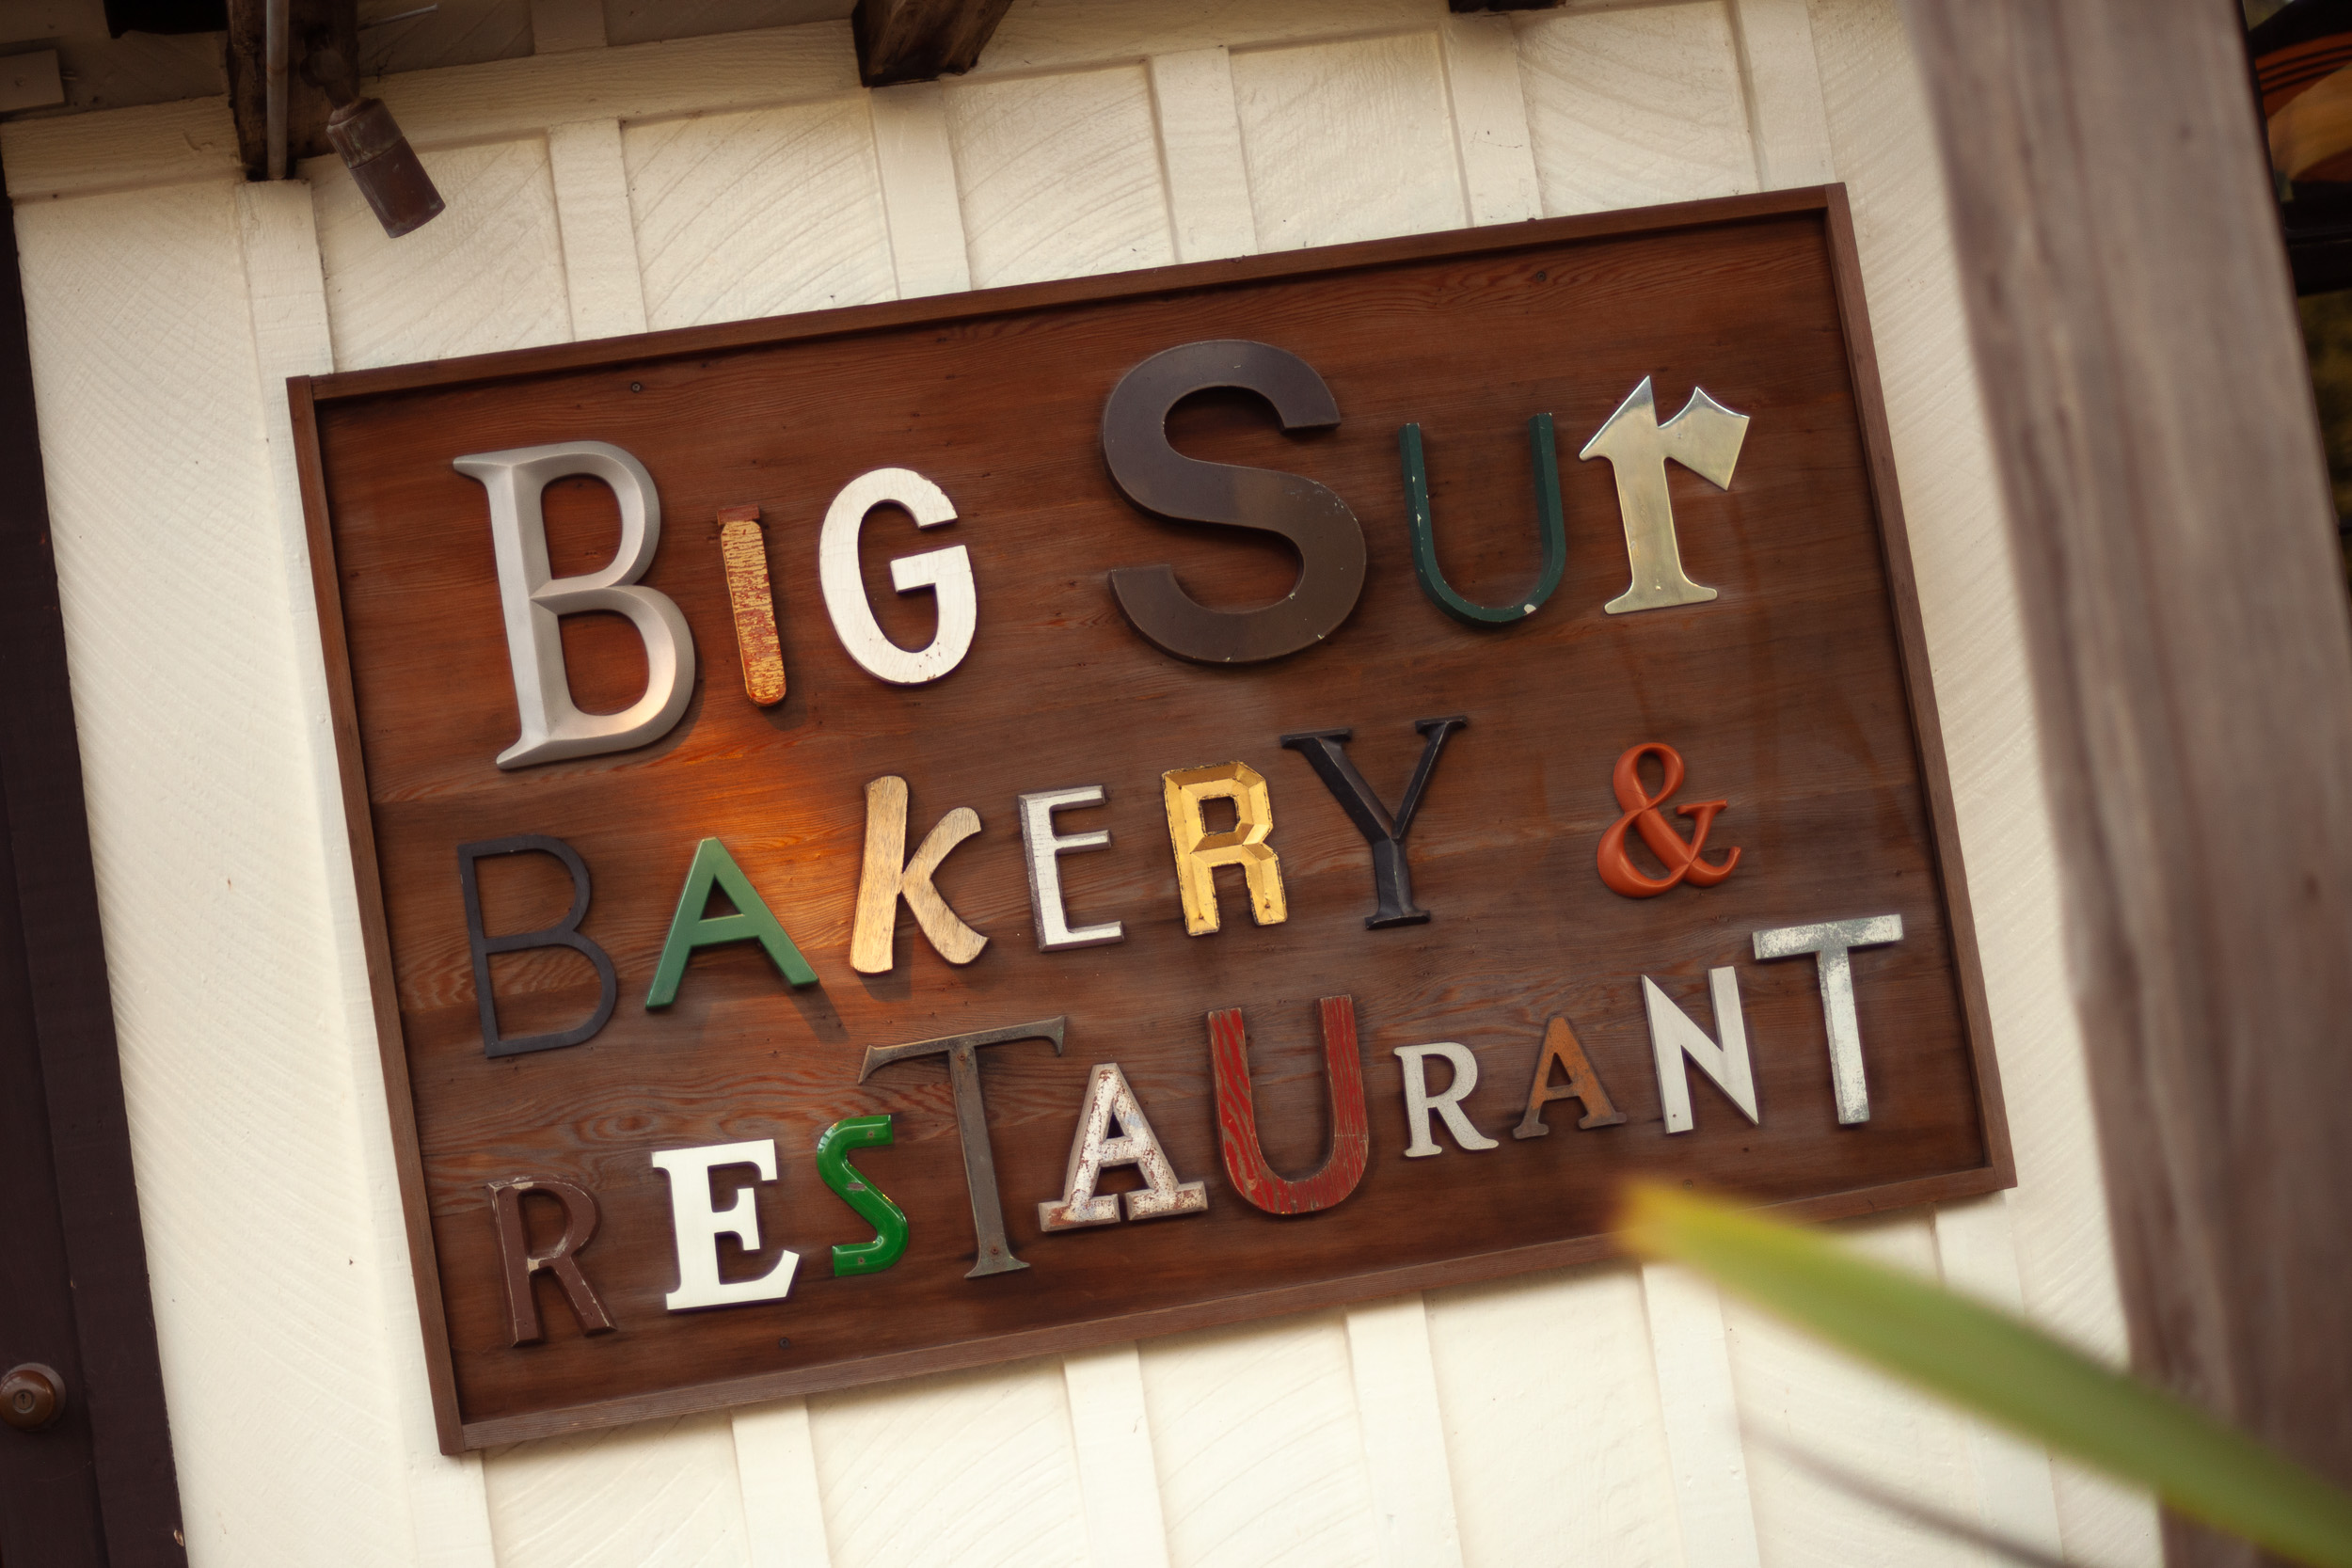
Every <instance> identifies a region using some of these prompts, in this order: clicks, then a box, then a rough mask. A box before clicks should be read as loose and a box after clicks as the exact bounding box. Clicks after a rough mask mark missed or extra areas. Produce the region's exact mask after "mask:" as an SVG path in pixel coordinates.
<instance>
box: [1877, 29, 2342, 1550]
mask: <svg viewBox="0 0 2352 1568" xmlns="http://www.w3.org/2000/svg"><path fill="white" fill-rule="evenodd" d="M1906 8H1907V13H1908V16H1909V19H1910V22H1911V26H1912V31H1913V35H1914V38H1915V41H1916V46H1917V49H1918V52H1919V55H1920V59H1921V63H1922V66H1923V68H1924V71H1925V74H1926V78H1927V86H1928V91H1929V96H1930V99H1931V103H1932V106H1933V109H1934V113H1935V117H1936V121H1937V125H1938V127H1939V130H1940V133H1941V139H1942V142H1943V150H1944V162H1945V166H1946V169H1947V178H1948V181H1949V183H1950V191H1951V203H1952V213H1953V219H1954V225H1955V228H1956V230H1957V238H1958V246H1959V253H1960V264H1961V271H1962V276H1963V287H1964V288H1965V291H1966V294H1967V301H1968V309H1969V315H1970V319H1971V325H1972V327H1973V330H1974V334H1975V340H1976V350H1977V361H1978V365H1979V370H1980V372H1981V373H1982V375H1983V378H1984V384H1985V389H1986V400H1985V401H1986V406H1987V407H1988V409H1989V410H1990V413H1991V420H1992V426H1993V439H1994V448H1995V450H1996V451H1997V452H1998V453H1999V457H2000V463H2001V469H2002V478H2003V490H2004V494H2005V496H2006V498H2007V500H2008V505H2009V516H2010V537H2011V539H2012V541H2013V545H2014V548H2015V550H2016V555H2017V570H2018V577H2019V582H2020V587H2021V590H2022V593H2023V596H2024V602H2025V612H2026V629H2027V636H2028V640H2029V647H2030V653H2031V657H2032V662H2033V669H2034V680H2035V691H2036V697H2037V700H2038V703H2039V708H2040V719H2041V729H2042V735H2041V741H2042V766H2043V768H2044V773H2045V777H2046V781H2047V787H2048V791H2049V800H2050V804H2051V809H2052V812H2053V814H2054V816H2055V818H2056V829H2057V836H2058V851H2059V857H2060V861H2061V868H2062V876H2063V879H2064V889H2065V899H2066V922H2067V932H2068V940H2069V946H2070V951H2069V958H2070V960H2071V964H2072V968H2073V973H2074V989H2075V993H2076V996H2077V998H2078V1002H2079V1006H2080V1007H2081V1009H2082V1021H2083V1029H2084V1034H2085V1037H2086V1039H2087V1041H2088V1043H2089V1049H2090V1071H2091V1079H2092V1086H2093V1094H2094V1099H2095V1103H2096V1106H2097V1110H2098V1117H2099V1128H2100V1140H2101V1151H2102V1154H2103V1157H2104V1159H2105V1162H2106V1177H2107V1184H2108V1203H2109V1207H2110V1210H2111V1212H2112V1216H2113V1220H2114V1225H2115V1233H2116V1246H2117V1252H2118V1260H2119V1263H2120V1265H2121V1268H2122V1284H2123V1294H2124V1301H2125V1307H2126V1312H2127V1315H2128V1318H2129V1322H2130V1326H2131V1333H2132V1346H2133V1354H2134V1358H2135V1360H2136V1361H2137V1364H2138V1365H2139V1367H2140V1368H2141V1369H2142V1370H2145V1371H2146V1372H2149V1373H2151V1374H2153V1375H2154V1376H2156V1377H2158V1378H2160V1379H2162V1380H2163V1381H2164V1382H2166V1383H2168V1384H2169V1385H2170V1386H2172V1387H2174V1388H2176V1389H2178V1390H2179V1391H2181V1392H2182V1393H2184V1394H2185V1395H2187V1396H2188V1397H2190V1398H2192V1399H2194V1400H2196V1401H2197V1402H2200V1403H2201V1404H2203V1405H2205V1406H2206V1407H2207V1408H2209V1409H2211V1410H2214V1411H2215V1412H2217V1413H2218V1414H2220V1415H2222V1416H2224V1417H2226V1418H2230V1419H2232V1420H2234V1421H2236V1422H2238V1423H2240V1424H2241V1425H2243V1426H2245V1427H2247V1428H2249V1430H2251V1431H2252V1432H2254V1433H2257V1434H2259V1435H2260V1436H2262V1437H2264V1438H2265V1439H2266V1440H2268V1441H2270V1442H2272V1443H2275V1444H2277V1445H2279V1446H2280V1447H2281V1448H2283V1449H2286V1450H2287V1451H2289V1452H2291V1453H2293V1454H2295V1455H2296V1456H2297V1457H2299V1458H2301V1459H2302V1460H2304V1461H2306V1462H2307V1463H2309V1464H2311V1465H2314V1466H2316V1467H2317V1468H2318V1469H2319V1470H2320V1471H2321V1472H2323V1473H2324V1474H2326V1475H2328V1476H2329V1477H2331V1478H2333V1479H2334V1480H2336V1481H2352V1423H2347V1422H2346V1421H2345V1420H2344V1406H2345V1401H2346V1399H2347V1397H2352V1294H2348V1293H2347V1292H2346V1291H2344V1289H2343V1267H2344V1264H2343V1260H2344V1256H2345V1245H2346V1243H2345V1237H2346V1235H2347V1233H2352V1136H2347V1135H2346V1129H2345V1127H2344V1107H2345V1106H2346V1105H2348V1104H2352V1040H2348V1039H2347V1033H2348V1030H2352V636H2347V630H2346V610H2345V594H2344V564H2343V562H2342V561H2341V560H2340V559H2339V557H2338V553H2337V546H2336V543H2335V529H2334V526H2333V522H2334V519H2333V515H2332V508H2331V506H2330V505H2329V500H2328V485H2327V479H2326V472H2325V465H2324V462H2323V460H2322V456H2321V449H2320V439H2319V430H2318V426H2317V421H2316V419H2315V416H2314V413H2313V408H2312V391H2311V385H2310V380H2309V371H2308V369H2307V367H2306V365H2305V362H2304V356H2303V349H2302V344H2301V342H2300V340H2299V338H2298V335H2297V331H2296V318H2295V302H2294V298H2293V287H2292V284H2291V283H2290V282H2289V279H2288V273H2287V263H2286V257H2285V253H2284V247H2283V245H2282V244H2281V242H2280V235H2279V224H2278V216H2277V213H2276V211H2275V209H2274V207H2273V205H2272V200H2271V195H2270V188H2269V182H2268V177H2267V174H2266V171H2265V166H2264V158H2263V138H2262V130H2261V127H2260V125H2259V124H2258V122H2257V119H2256V113H2255V107H2254V103H2253V101H2252V98H2251V95H2250V92H2249V87H2248V83H2247V71H2246V57H2245V51H2244V46H2243V42H2242V40H2241V37H2240V32H2239V25H2240V24H2239V18H2238V13H2237V8H2236V7H2234V6H2231V5H2227V4H2225V3H2223V0H2070V3H2069V4H2066V5H2062V6H2054V5H2050V4H2048V3H2047V0H1906ZM2167 1544H2168V1553H2169V1560H2171V1561H2172V1562H2174V1563H2176V1564H2177V1563H2197V1564H2217V1563H2233V1564H2235V1563H2251V1562H2253V1561H2255V1560H2257V1556H2256V1554H2255V1553H2254V1551H2253V1550H2252V1549H2251V1548H2250V1547H2246V1546H2243V1545H2241V1544H2236V1543H2233V1542H2225V1541H2222V1540H2220V1539H2218V1538H2217V1537H2213V1536H2209V1535H2206V1534H2203V1533H2202V1532H2200V1531H2196V1530H2192V1529H2190V1528H2185V1527H2184V1526H2181V1525H2180V1524H2178V1523H2177V1522H2173V1523H2170V1524H2169V1525H2168V1534H2167Z"/></svg>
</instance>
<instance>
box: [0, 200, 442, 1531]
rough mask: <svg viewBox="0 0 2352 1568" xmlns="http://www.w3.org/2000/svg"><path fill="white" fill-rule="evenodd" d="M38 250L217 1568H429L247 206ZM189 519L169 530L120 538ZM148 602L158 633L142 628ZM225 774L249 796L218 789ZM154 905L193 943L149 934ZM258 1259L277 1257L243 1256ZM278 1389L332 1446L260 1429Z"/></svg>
mask: <svg viewBox="0 0 2352 1568" xmlns="http://www.w3.org/2000/svg"><path fill="white" fill-rule="evenodd" d="M126 233H137V234H139V235H141V236H143V237H144V243H142V244H141V245H125V244H124V236H125V234H126ZM17 237H18V245H19V249H20V254H21V256H22V258H23V264H24V280H25V289H26V295H27V298H28V300H29V301H31V302H32V350H33V363H34V372H35V376H36V385H37V388H38V389H39V394H40V425H41V433H42V438H43V443H44V446H43V452H42V457H43V461H44V464H45V466H46V469H47V472H48V476H49V482H50V499H51V510H52V527H53V532H52V538H53V540H54V541H55V545H56V554H57V562H58V578H59V590H60V594H61V601H62V606H63V609H64V613H65V620H66V628H67V650H68V656H69V658H70V660H71V662H72V670H73V675H74V681H73V693H74V704H75V721H76V729H77V732H78V738H79V742H80V746H81V749H82V754H83V760H84V768H85V786H84V787H85V794H86V799H87V804H88V810H89V815H90V823H91V835H92V846H93V854H94V860H95V863H96V870H97V876H98V893H99V905H100V911H101V915H102V918H103V922H104V926H105V931H106V951H107V960H108V965H109V969H110V973H111V974H112V977H113V999H114V1015H115V1027H116V1032H117V1037H118V1043H119V1051H120V1060H121V1065H122V1074H123V1091H124V1099H125V1101H126V1108H127V1110H128V1113H129V1117H130V1125H131V1136H132V1152H133V1158H134V1161H135V1166H136V1169H137V1173H138V1176H139V1180H140V1189H139V1201H140V1212H141V1218H142V1221H143V1223H144V1225H145V1227H146V1232H147V1246H148V1257H149V1263H150V1267H151V1270H152V1271H153V1275H154V1277H155V1279H156V1280H157V1281H158V1282H159V1288H158V1290H157V1291H156V1297H157V1300H158V1301H159V1302H160V1303H162V1304H163V1309H162V1310H161V1311H160V1312H159V1314H158V1318H157V1330H158V1336H159V1341H160V1350H161V1354H162V1358H163V1369H164V1384H165V1389H166V1392H167V1397H168V1400H169V1402H170V1408H171V1410H172V1413H173V1420H174V1422H175V1424H176V1430H175V1433H174V1435H175V1438H176V1448H175V1451H176V1454H177V1458H178V1464H179V1469H180V1478H181V1487H182V1492H183V1497H184V1498H185V1499H186V1502H187V1510H186V1514H185V1528H186V1530H187V1532H188V1535H189V1544H190V1549H191V1557H192V1560H195V1561H197V1562H199V1563H202V1562H204V1561H206V1560H208V1555H209V1560H214V1561H237V1560H262V1561H268V1560H284V1561H297V1560H303V1559H304V1558H306V1557H308V1556H310V1555H311V1554H312V1551H313V1549H314V1547H315V1545H316V1544H317V1543H319V1542H322V1541H332V1542H337V1543H339V1547H338V1550H339V1552H340V1554H341V1555H342V1556H343V1557H345V1558H346V1560H349V1561H351V1562H353V1563H355V1564H364V1565H368V1568H373V1565H376V1564H383V1565H386V1568H391V1565H394V1564H401V1563H405V1562H407V1561H408V1560H410V1558H411V1556H412V1555H413V1548H412V1545H411V1542H412V1539H413V1538H412V1534H411V1525H410V1515H409V1506H408V1497H407V1495H406V1493H407V1488H406V1466H407V1458H406V1454H405V1451H404V1449H403V1445H402V1441H401V1436H400V1428H399V1425H398V1422H397V1418H396V1416H395V1413H394V1408H395V1401H396V1399H397V1397H398V1396H397V1395H396V1394H395V1392H394V1388H393V1382H392V1379H393V1375H394V1370H395V1368H396V1366H397V1358H398V1357H399V1356H400V1355H401V1354H403V1349H402V1348H401V1347H396V1346H395V1345H394V1344H393V1343H392V1342H391V1340H390V1339H389V1335H390V1334H391V1333H392V1332H393V1331H392V1330H391V1329H389V1327H387V1326H386V1325H385V1323H384V1320H383V1316H382V1313H383V1304H384V1297H383V1295H382V1294H381V1292H380V1290H379V1283H380V1282H379V1280H378V1279H377V1278H376V1277H375V1276H374V1275H373V1273H372V1267H373V1263H374V1259H373V1257H372V1256H371V1258H370V1263H371V1269H369V1270H363V1269H362V1268H361V1267H360V1266H359V1265H358V1263H357V1261H356V1259H358V1257H360V1256H363V1255H362V1254H360V1253H358V1252H355V1251H354V1250H353V1247H352V1246H351V1244H350V1243H351V1242H353V1241H358V1240H360V1239H362V1238H366V1239H369V1240H373V1238H374V1236H375V1235H376V1232H375V1231H374V1228H373V1223H372V1221H373V1213H374V1210H373V1207H372V1203H371V1197H370V1193H369V1188H368V1185H367V1180H366V1176H365V1174H364V1172H363V1170H362V1169H361V1168H360V1167H359V1165H358V1162H357V1161H355V1160H354V1159H353V1157H352V1156H353V1151H355V1150H357V1149H358V1148H362V1147H363V1145H364V1144H365V1142H366V1141H367V1140H368V1139H370V1138H371V1137H373V1135H374V1132H375V1127H374V1126H373V1124H371V1125H363V1124H362V1122H361V1119H360V1111H359V1106H360V1104H361V1102H362V1101H361V1099H360V1096H359V1095H358V1092H356V1090H355V1085H354V1077H353V1069H354V1066H355V1060H354V1055H353V1053H352V1052H351V1051H349V1050H348V1049H347V1048H346V1042H344V1041H342V1040H339V1039H338V1038H336V1037H334V1036H333V1035H332V1034H330V1033H329V1032H328V1030H329V1028H330V1027H331V1018H332V1015H331V1012H330V1011H329V1009H331V1008H332V1006H334V1002H333V999H334V998H336V997H337V995H338V990H339V987H338V967H339V966H338V958H337V954H336V949H335V920H334V916H333V913H332V911H331V910H330V908H329V905H328V901H327V897H326V885H327V883H326V874H325V865H326V863H325V861H324V858H323V855H321V854H320V853H319V852H318V851H317V850H315V849H310V848H309V846H310V845H316V844H317V843H318V841H319V834H318V832H317V830H316V828H315V827H314V826H312V825H310V824H306V823H305V822H304V820H303V817H304V816H305V815H306V814H307V813H309V812H310V810H311V809H312V808H311V807H310V804H309V802H310V800H312V796H311V793H310V784H311V779H310V773H309V772H308V758H307V748H308V745H309V736H308V735H307V734H306V724H305V719H304V715H303V708H302V703H301V699H300V692H301V676H300V673H299V671H298V668H297V665H296V660H295V650H294V631H293V626H294V604H295V602H296V601H294V600H293V599H292V598H291V597H290V596H289V594H288V593H287V588H288V583H287V574H288V564H287V561H286V558H285V553H284V551H285V542H284V539H283V537H282V536H281V535H280V534H279V532H278V519H277V516H276V512H275V507H276V495H275V492H274V490H273V487H272V484H271V474H270V468H269V465H268V462H267V457H266V453H265V451H262V449H261V448H260V446H259V444H258V442H257V439H256V437H257V435H258V433H261V432H262V431H264V430H265V429H266V428H267V427H266V423H265V416H264V407H265V405H264V404H263V403H262V397H261V390H260V388H259V386H258V385H257V377H256V373H255V372H256V369H257V366H256V360H255V352H254V342H253V338H252V318H251V316H250V314H249V313H248V306H247V282H246V271H245V265H244V262H243V260H242V258H241V256H240V230H239V223H238V214H237V209H236V205H235V203H234V201H233V200H232V199H231V193H230V187H228V186H227V185H224V184H213V183H204V184H197V185H190V186H184V187H181V188H178V189H172V190H166V191H156V192H144V193H136V194H126V195H119V196H108V197H99V198H90V199H87V200H79V201H70V202H65V201H61V202H42V203H39V204H36V205H32V206H28V207H26V208H25V209H24V210H23V211H21V212H20V213H19V214H17ZM65 301H93V302H97V304H96V306H95V308H92V309H69V308H61V307H62V302H65ZM160 343H170V344H173V345H174V347H175V352H176V354H177V355H178V356H179V357H177V358H175V361H174V365H175V369H174V371H173V372H172V374H171V375H170V376H169V377H168V378H162V377H157V376H155V375H152V374H151V373H149V372H148V371H147V370H146V369H144V368H143V367H148V366H151V364H152V363H153V356H154V354H155V351H156V345H158V344H160ZM280 395H282V393H281V394H280ZM164 497H171V498H173V499H171V501H170V502H169V516H170V527H168V528H167V529H162V530H155V529H141V530H128V531H126V530H125V529H124V528H123V527H122V524H123V522H124V521H125V520H126V519H130V518H135V517H151V516H154V515H157V511H158V508H159V507H160V506H161V505H162V504H164V503H163V502H162V500H161V499H160V498H164ZM125 594H135V595H138V596H139V599H140V602H141V603H142V604H144V605H146V606H147V609H146V610H143V612H142V613H141V614H140V615H139V616H137V617H136V620H135V624H132V623H131V622H129V621H126V619H125V618H124V617H123V615H122V614H121V606H122V604H123V603H124V595H125ZM160 648H168V649H171V650H172V651H173V655H172V657H161V658H159V657H155V655H156V651H157V650H158V649H160ZM224 690H235V691H237V692H238V693H240V697H239V700H237V701H234V702H230V701H224V700H223V698H222V693H223V692H224ZM157 704H164V705H167V706H168V709H169V711H170V712H171V713H172V714H173V716H174V717H173V719H172V720H171V721H170V722H169V723H168V724H159V723H157V722H156V721H155V715H156V713H157V712H158V711H159V710H158V708H157V706H156V705H157ZM230 757H234V758H237V759H239V760H238V761H237V763H236V765H235V768H234V773H235V777H236V780H237V782H235V783H233V784H232V783H230V782H229V776H228V775H227V774H215V767H217V766H219V763H220V761H221V759H227V758H230ZM206 758H212V759H215V762H214V763H212V764H208V763H207V762H205V761H204V760H203V759H206ZM343 863H345V864H348V863H349V862H348V859H347V857H346V858H345V860H344V862H343ZM158 900H160V901H162V902H163V903H164V904H167V905H168V906H170V907H171V908H172V909H174V910H175V911H177V913H176V914H175V915H174V916H173V918H171V919H170V920H167V921H161V922H158V921H154V920H152V919H151V918H149V913H148V911H152V910H154V909H156V908H157V907H158V904H157V902H156V901H158ZM231 1041H233V1042H234V1047H233V1052H232V1053H231V1054H230V1055H229V1056H227V1057H221V1056H216V1055H213V1054H212V1052H213V1051H214V1049H215V1047H217V1046H222V1045H226V1044H227V1043H228V1042H231ZM363 1053H372V1052H367V1051H366V1048H365V1047H363ZM223 1150H235V1151H236V1157H235V1158H234V1159H226V1158H224V1157H223ZM256 1235H271V1236H275V1237H277V1238H278V1241H277V1243H275V1244H273V1245H272V1246H270V1247H267V1248H261V1249H255V1248H251V1247H248V1246H246V1245H244V1244H243V1243H242V1241H241V1240H240V1239H241V1238H249V1237H252V1236H256ZM394 1269H395V1271H396V1273H397V1272H405V1264H403V1263H400V1262H398V1261H395V1263H394ZM395 1288H396V1289H405V1281H399V1280H397V1279H396V1280H395ZM355 1345H361V1346H365V1347H367V1349H365V1350H364V1351H357V1350H355ZM419 1359H420V1360H421V1357H420V1358H419ZM255 1380H259V1382H260V1386H278V1387H299V1388H302V1389H304V1390H306V1398H307V1399H308V1400H310V1401H313V1402H315V1404H316V1407H320V1408H328V1409H332V1410H334V1411H335V1412H336V1413H337V1418H335V1419H333V1420H330V1421H326V1422H323V1423H317V1424H313V1423H309V1422H293V1421H281V1420H278V1419H275V1418H273V1416H272V1415H271V1414H270V1413H269V1412H266V1411H261V1412H257V1411H256V1409H255V1406H254V1404H253V1403H252V1402H251V1400H250V1398H249V1395H250V1391H251V1389H252V1388H253V1387H255V1386H256V1381H255ZM432 1463H435V1464H441V1463H445V1462H443V1461H439V1460H437V1459H436V1460H434V1461H432Z"/></svg>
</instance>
